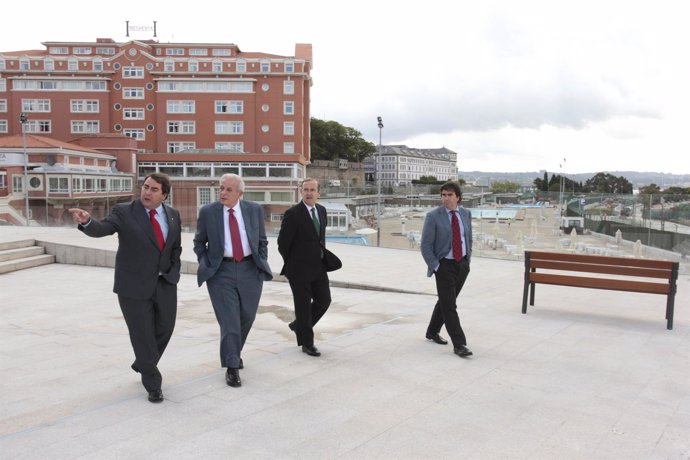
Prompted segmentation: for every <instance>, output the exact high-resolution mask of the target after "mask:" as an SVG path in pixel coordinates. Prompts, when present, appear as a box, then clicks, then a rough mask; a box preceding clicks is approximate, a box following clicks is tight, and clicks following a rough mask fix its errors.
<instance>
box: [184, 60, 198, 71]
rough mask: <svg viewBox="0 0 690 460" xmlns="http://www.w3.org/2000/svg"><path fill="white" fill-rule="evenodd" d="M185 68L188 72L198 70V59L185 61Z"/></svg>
mask: <svg viewBox="0 0 690 460" xmlns="http://www.w3.org/2000/svg"><path fill="white" fill-rule="evenodd" d="M187 70H188V71H190V72H198V71H199V61H189V62H188V63H187Z"/></svg>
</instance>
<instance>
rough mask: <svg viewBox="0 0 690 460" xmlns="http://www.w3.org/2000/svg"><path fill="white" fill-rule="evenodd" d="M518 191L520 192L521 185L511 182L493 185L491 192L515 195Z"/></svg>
mask: <svg viewBox="0 0 690 460" xmlns="http://www.w3.org/2000/svg"><path fill="white" fill-rule="evenodd" d="M518 190H520V184H518V183H515V182H511V181H509V180H506V181H495V182H492V183H491V191H492V192H493V193H515V192H517V191H518Z"/></svg>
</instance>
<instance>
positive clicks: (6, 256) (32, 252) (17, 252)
mask: <svg viewBox="0 0 690 460" xmlns="http://www.w3.org/2000/svg"><path fill="white" fill-rule="evenodd" d="M45 253H46V250H45V248H44V247H42V246H28V247H25V248H18V249H5V250H0V262H5V261H8V260H17V259H23V258H26V257H32V256H40V255H41V254H45Z"/></svg>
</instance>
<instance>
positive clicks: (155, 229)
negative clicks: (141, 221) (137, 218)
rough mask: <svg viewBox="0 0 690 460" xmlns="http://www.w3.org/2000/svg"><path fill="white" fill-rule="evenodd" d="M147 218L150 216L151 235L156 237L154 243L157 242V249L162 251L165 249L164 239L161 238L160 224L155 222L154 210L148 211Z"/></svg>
mask: <svg viewBox="0 0 690 460" xmlns="http://www.w3.org/2000/svg"><path fill="white" fill-rule="evenodd" d="M149 216H151V225H153V234H154V235H156V241H158V247H159V248H160V249H161V251H162V250H163V248H164V247H165V238H163V231H162V230H161V224H159V223H158V221H157V220H156V210H155V209H152V210H150V211H149Z"/></svg>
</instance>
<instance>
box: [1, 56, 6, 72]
mask: <svg viewBox="0 0 690 460" xmlns="http://www.w3.org/2000/svg"><path fill="white" fill-rule="evenodd" d="M0 70H5V59H4V58H0Z"/></svg>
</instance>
